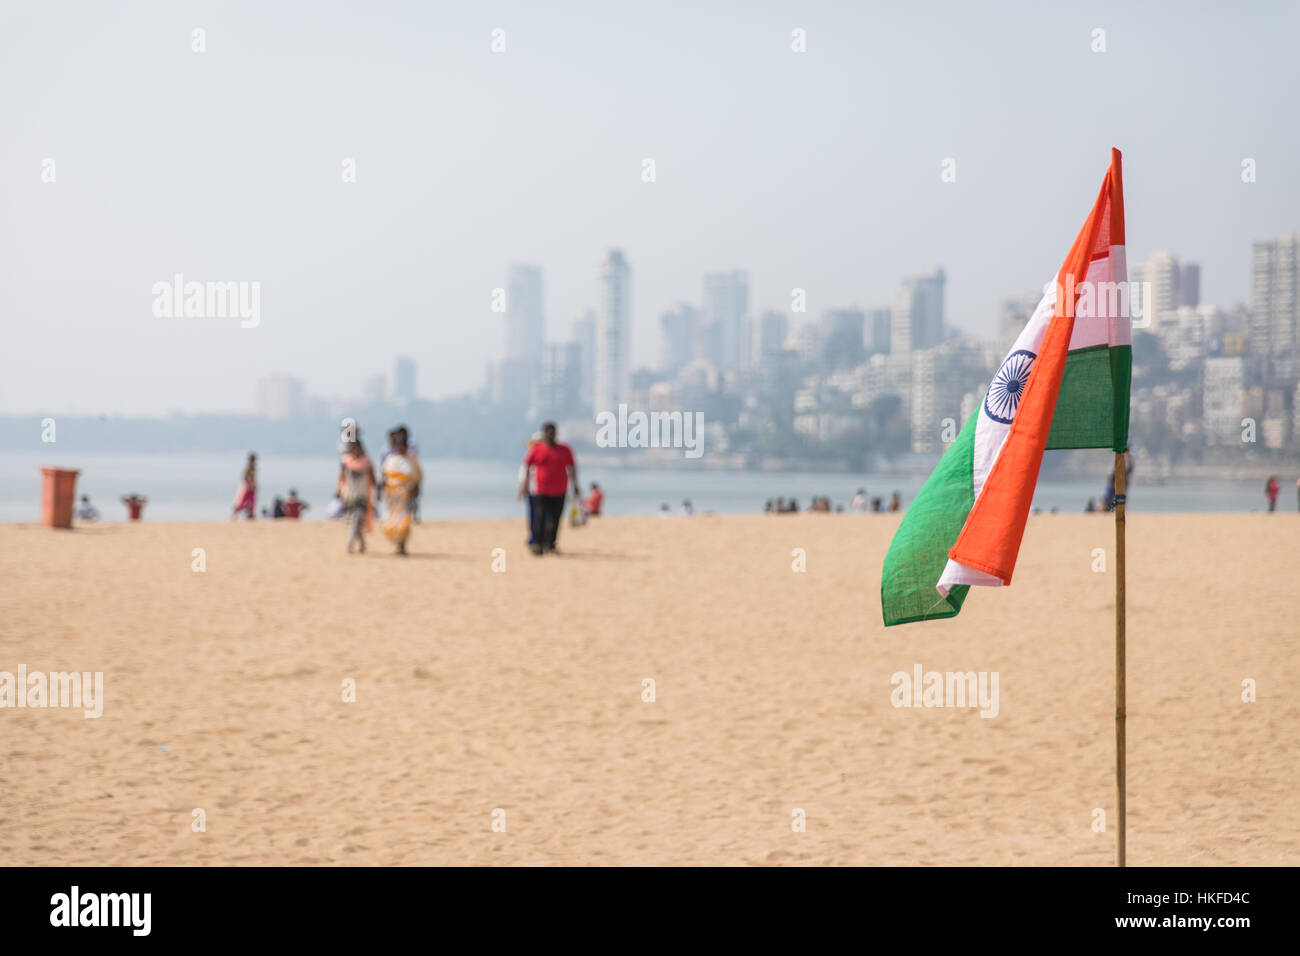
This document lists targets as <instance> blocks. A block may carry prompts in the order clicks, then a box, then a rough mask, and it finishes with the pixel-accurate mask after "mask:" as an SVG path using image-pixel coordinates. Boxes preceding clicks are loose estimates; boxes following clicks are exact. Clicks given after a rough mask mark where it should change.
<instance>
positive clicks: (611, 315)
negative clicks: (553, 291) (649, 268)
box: [592, 249, 632, 412]
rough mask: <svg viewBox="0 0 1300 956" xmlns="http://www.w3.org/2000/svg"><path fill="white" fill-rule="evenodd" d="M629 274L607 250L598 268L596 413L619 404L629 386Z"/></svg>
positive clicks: (614, 253)
mask: <svg viewBox="0 0 1300 956" xmlns="http://www.w3.org/2000/svg"><path fill="white" fill-rule="evenodd" d="M630 286H631V270H630V269H629V268H628V264H627V259H625V258H624V256H623V253H622V252H621V251H619V250H618V249H611V250H610V251H609V252H608V254H606V256H605V259H604V261H603V262H602V263H601V266H600V308H599V310H598V311H597V313H596V364H595V387H594V393H593V397H592V401H593V407H594V409H595V410H596V411H597V412H600V411H611V410H613V409H616V408H617V407H618V403H619V402H620V401H621V400H623V399H624V398H625V397H626V395H627V393H628V388H629V384H630V379H629V372H628V369H629V363H630V358H631V356H630V354H629V353H630V351H631V346H632V337H631V332H632V329H631V321H630V314H631V301H630V291H631V290H630Z"/></svg>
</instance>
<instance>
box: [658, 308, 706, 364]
mask: <svg viewBox="0 0 1300 956" xmlns="http://www.w3.org/2000/svg"><path fill="white" fill-rule="evenodd" d="M699 322H700V313H699V310H698V309H696V308H695V307H694V306H690V305H687V304H686V303H685V302H681V303H678V305H677V306H676V307H675V308H674V309H672V311H670V312H665V313H664V314H663V315H661V316H659V370H660V371H661V372H663V373H664V374H665V375H667V376H668V377H670V378H675V377H676V376H677V373H678V372H680V371H681V370H682V369H683V368H685V367H686V365H688V364H689V363H690V362H692V361H693V360H694V359H695V358H697V354H696V344H697V341H698V330H699Z"/></svg>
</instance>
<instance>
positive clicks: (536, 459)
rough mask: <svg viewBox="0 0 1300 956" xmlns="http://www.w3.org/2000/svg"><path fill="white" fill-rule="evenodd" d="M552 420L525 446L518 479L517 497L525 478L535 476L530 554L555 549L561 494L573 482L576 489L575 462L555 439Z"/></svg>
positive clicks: (524, 486)
mask: <svg viewBox="0 0 1300 956" xmlns="http://www.w3.org/2000/svg"><path fill="white" fill-rule="evenodd" d="M555 433H556V429H555V422H547V423H546V424H544V425H543V426H542V440H541V441H540V442H538V443H537V444H536V445H534V446H533V447H532V448H530V449H528V454H527V455H526V456H525V457H524V467H525V468H526V469H527V472H526V473H525V476H524V480H523V481H521V482H520V483H519V497H520V498H522V497H523V496H524V495H525V494H527V493H528V480H529V478H530V477H531V476H532V475H536V476H537V507H536V508H535V509H534V511H533V545H532V551H533V554H544V553H547V552H550V553H551V554H556V553H558V552H557V551H556V547H555V539H556V537H557V536H558V535H559V532H560V520H561V518H562V517H563V515H564V496H565V494H566V493H567V492H568V490H569V483H570V482H572V483H573V490H574V492H575V494H576V493H577V491H578V488H579V485H578V463H577V461H576V460H575V459H574V457H573V449H571V448H570V447H569V446H568V445H564V444H561V443H560V442H558V441H556V440H555Z"/></svg>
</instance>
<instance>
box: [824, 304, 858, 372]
mask: <svg viewBox="0 0 1300 956" xmlns="http://www.w3.org/2000/svg"><path fill="white" fill-rule="evenodd" d="M866 321H867V316H866V313H865V312H863V311H862V310H861V309H828V310H827V311H826V312H824V313H823V314H822V330H823V331H822V339H821V356H820V359H821V366H822V368H823V369H825V370H827V371H830V370H834V369H841V368H853V367H854V366H856V365H861V364H862V362H863V360H864V359H865V358H866V353H865V351H864V349H863V342H864V335H865V329H866Z"/></svg>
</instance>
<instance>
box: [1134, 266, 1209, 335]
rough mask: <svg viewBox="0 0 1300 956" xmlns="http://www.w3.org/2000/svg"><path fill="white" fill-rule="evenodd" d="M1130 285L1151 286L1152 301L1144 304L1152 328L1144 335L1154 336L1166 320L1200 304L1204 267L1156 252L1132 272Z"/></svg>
mask: <svg viewBox="0 0 1300 956" xmlns="http://www.w3.org/2000/svg"><path fill="white" fill-rule="evenodd" d="M1128 278H1129V282H1130V283H1149V284H1150V286H1151V301H1150V302H1143V303H1142V307H1143V308H1144V309H1145V310H1147V314H1148V316H1149V324H1148V325H1147V326H1146V328H1145V329H1142V330H1141V331H1145V332H1152V333H1155V332H1157V331H1158V330H1159V329H1160V325H1161V323H1162V322H1164V321H1166V319H1167V317H1171V316H1172V315H1173V313H1174V312H1175V311H1176V310H1177V309H1179V308H1181V307H1183V306H1190V307H1192V308H1195V307H1196V306H1198V305H1200V304H1201V267H1200V266H1199V265H1197V264H1196V263H1193V262H1183V261H1182V260H1180V259H1178V258H1176V257H1175V256H1174V255H1173V254H1171V253H1169V252H1156V253H1153V254H1152V255H1151V258H1149V259H1147V261H1146V262H1144V263H1142V264H1141V265H1137V266H1134V267H1133V268H1131V269H1130V270H1129V277H1128Z"/></svg>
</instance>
